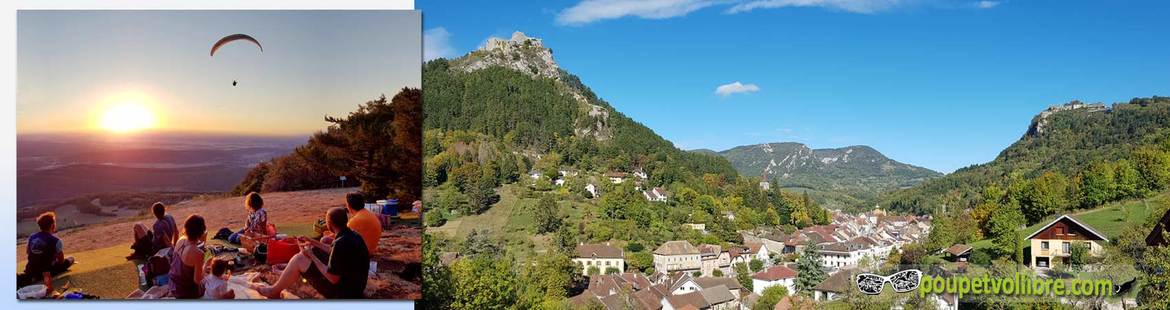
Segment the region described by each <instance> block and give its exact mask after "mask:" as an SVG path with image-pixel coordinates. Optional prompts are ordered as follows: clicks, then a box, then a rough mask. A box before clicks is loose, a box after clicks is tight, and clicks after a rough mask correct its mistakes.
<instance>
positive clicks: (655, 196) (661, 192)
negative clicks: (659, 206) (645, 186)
mask: <svg viewBox="0 0 1170 310" xmlns="http://www.w3.org/2000/svg"><path fill="white" fill-rule="evenodd" d="M669 195H670V194H669V193H667V192H666V190H665V189H662V188H661V187H655V188H653V189H651V190H648V191H642V196H645V197H646V200H649V201H656V202H666V199H667V198H668V197H669Z"/></svg>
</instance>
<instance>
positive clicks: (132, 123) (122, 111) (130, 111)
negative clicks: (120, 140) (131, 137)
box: [98, 101, 157, 133]
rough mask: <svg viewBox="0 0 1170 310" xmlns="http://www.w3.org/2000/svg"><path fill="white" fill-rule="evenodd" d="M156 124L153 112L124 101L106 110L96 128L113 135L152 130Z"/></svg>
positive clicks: (144, 106) (141, 104)
mask: <svg viewBox="0 0 1170 310" xmlns="http://www.w3.org/2000/svg"><path fill="white" fill-rule="evenodd" d="M156 122H157V118H156V117H155V115H154V112H153V111H151V110H150V108H148V107H147V106H146V105H145V104H143V103H141V102H135V101H124V102H119V103H115V104H113V105H111V106H109V107H108V108H106V109H105V111H103V112H102V114H101V116H100V119H99V120H98V127H100V128H101V129H105V130H108V131H111V132H115V133H128V132H136V131H141V130H144V129H150V128H154V127H155V126H156V125H157V124H156Z"/></svg>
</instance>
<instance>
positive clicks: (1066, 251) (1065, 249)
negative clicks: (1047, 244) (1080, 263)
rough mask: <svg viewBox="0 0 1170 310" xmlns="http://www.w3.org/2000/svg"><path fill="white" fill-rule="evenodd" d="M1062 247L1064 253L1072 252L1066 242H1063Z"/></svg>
mask: <svg viewBox="0 0 1170 310" xmlns="http://www.w3.org/2000/svg"><path fill="white" fill-rule="evenodd" d="M1063 245H1064V253H1072V250H1071V248H1070V246H1069V244H1068V242H1065V243H1064V244H1063Z"/></svg>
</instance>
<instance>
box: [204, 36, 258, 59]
mask: <svg viewBox="0 0 1170 310" xmlns="http://www.w3.org/2000/svg"><path fill="white" fill-rule="evenodd" d="M239 40H244V41H248V42H252V43H254V44H256V47H259V48H260V52H261V53H263V52H264V46H263V45H260V41H257V40H256V38H253V37H252V36H250V35H246V34H242V33H237V34H233V35H229V36H226V37H223V38H222V39H219V41H216V42H215V44H213V45H211V54H210V56H215V51H217V50H219V48H220V47H222V46H224V45H227V44H228V43H231V42H235V41H239Z"/></svg>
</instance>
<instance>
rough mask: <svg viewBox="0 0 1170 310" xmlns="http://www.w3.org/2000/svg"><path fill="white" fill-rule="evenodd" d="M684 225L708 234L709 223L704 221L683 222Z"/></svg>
mask: <svg viewBox="0 0 1170 310" xmlns="http://www.w3.org/2000/svg"><path fill="white" fill-rule="evenodd" d="M683 227H686V228H690V229H694V230H697V231H699V232H701V233H703V234H707V224H703V223H683Z"/></svg>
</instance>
